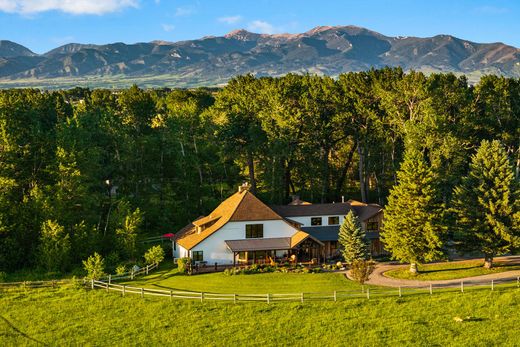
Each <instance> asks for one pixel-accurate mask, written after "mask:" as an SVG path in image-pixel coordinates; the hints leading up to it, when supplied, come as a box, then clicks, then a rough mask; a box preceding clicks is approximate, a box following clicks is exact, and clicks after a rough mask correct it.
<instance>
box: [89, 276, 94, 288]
mask: <svg viewBox="0 0 520 347" xmlns="http://www.w3.org/2000/svg"><path fill="white" fill-rule="evenodd" d="M90 288H91V289H94V279H93V278H92V279H91V280H90Z"/></svg>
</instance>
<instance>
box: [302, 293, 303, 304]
mask: <svg viewBox="0 0 520 347" xmlns="http://www.w3.org/2000/svg"><path fill="white" fill-rule="evenodd" d="M302 304H303V293H302Z"/></svg>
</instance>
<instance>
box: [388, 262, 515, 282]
mask: <svg viewBox="0 0 520 347" xmlns="http://www.w3.org/2000/svg"><path fill="white" fill-rule="evenodd" d="M483 265H484V262H483V261H481V260H474V261H467V262H463V263H461V262H456V263H438V264H426V265H420V266H419V268H418V269H419V273H418V274H417V275H414V274H412V273H410V271H409V270H408V267H406V268H401V269H397V270H391V271H387V272H385V273H384V275H385V276H388V277H393V278H400V279H413V280H422V281H435V280H451V279H456V278H465V277H473V276H481V275H488V274H492V273H498V272H504V271H511V270H520V265H505V264H502V263H498V262H497V263H495V264H493V266H494V267H493V268H492V269H485V268H484V267H483Z"/></svg>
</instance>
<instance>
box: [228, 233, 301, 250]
mask: <svg viewBox="0 0 520 347" xmlns="http://www.w3.org/2000/svg"><path fill="white" fill-rule="evenodd" d="M225 242H226V245H227V246H228V248H229V249H230V250H231V251H232V252H248V251H278V250H279V251H281V250H286V249H291V238H290V237H273V238H267V239H245V240H226V241H225Z"/></svg>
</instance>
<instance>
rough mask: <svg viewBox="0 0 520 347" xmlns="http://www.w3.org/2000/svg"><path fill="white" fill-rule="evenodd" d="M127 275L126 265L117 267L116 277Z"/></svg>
mask: <svg viewBox="0 0 520 347" xmlns="http://www.w3.org/2000/svg"><path fill="white" fill-rule="evenodd" d="M125 273H126V265H124V264H119V265H118V266H117V267H116V275H119V276H121V275H124V274H125Z"/></svg>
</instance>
